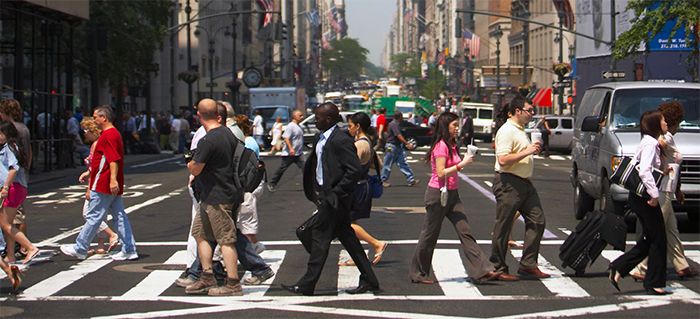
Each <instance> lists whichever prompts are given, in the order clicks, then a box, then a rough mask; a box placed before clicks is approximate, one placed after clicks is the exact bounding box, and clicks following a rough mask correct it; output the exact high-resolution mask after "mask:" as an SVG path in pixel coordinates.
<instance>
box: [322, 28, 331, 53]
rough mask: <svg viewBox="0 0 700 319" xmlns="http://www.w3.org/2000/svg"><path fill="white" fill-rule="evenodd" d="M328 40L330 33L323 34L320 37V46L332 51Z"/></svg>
mask: <svg viewBox="0 0 700 319" xmlns="http://www.w3.org/2000/svg"><path fill="white" fill-rule="evenodd" d="M330 39H331V32H330V31H328V32H326V33H324V34H323V36H322V37H321V44H323V48H324V49H326V50H333V47H332V46H331V43H330Z"/></svg>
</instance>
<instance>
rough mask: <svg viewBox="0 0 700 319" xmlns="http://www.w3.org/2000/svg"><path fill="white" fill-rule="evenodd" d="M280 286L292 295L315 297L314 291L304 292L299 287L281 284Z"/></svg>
mask: <svg viewBox="0 0 700 319" xmlns="http://www.w3.org/2000/svg"><path fill="white" fill-rule="evenodd" d="M280 286H282V288H284V289H285V290H287V291H289V292H292V293H295V294H302V295H304V296H313V295H314V293H313V291H307V290H303V289H301V288H299V286H287V285H285V284H280Z"/></svg>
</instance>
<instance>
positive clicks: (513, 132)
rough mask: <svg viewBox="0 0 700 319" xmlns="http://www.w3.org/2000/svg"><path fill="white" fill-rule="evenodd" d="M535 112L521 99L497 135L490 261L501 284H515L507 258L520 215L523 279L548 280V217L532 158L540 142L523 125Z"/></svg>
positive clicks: (505, 110)
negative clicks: (543, 262)
mask: <svg viewBox="0 0 700 319" xmlns="http://www.w3.org/2000/svg"><path fill="white" fill-rule="evenodd" d="M534 112H535V109H534V108H533V107H532V105H531V104H530V103H529V102H528V100H527V99H526V98H525V97H522V96H518V97H516V98H514V99H513V100H512V101H511V102H510V104H508V105H506V106H505V107H504V108H503V109H502V110H501V111H500V112H499V114H498V116H499V117H501V118H503V119H504V120H505V119H506V118H507V121H506V122H505V124H503V126H501V128H500V129H499V130H498V133H496V164H495V170H496V178H495V182H494V184H493V194H494V195H495V196H496V225H495V227H494V229H493V241H492V243H491V258H490V261H491V263H492V264H493V265H494V267H496V271H503V275H501V276H500V277H499V278H498V280H506V281H515V280H519V278H518V277H516V276H512V275H510V274H508V264H507V263H506V254H507V253H508V238H509V237H510V232H511V228H512V224H513V217H515V213H516V212H518V211H519V212H520V214H521V215H522V216H523V218H524V219H525V226H526V227H525V228H526V230H525V243H524V247H523V255H522V258H521V259H520V269H519V270H518V273H519V274H521V275H528V276H534V277H536V278H548V277H549V275H548V274H545V273H543V272H541V271H540V270H539V268H538V267H537V256H538V255H539V252H540V240H542V235H543V234H544V229H545V217H544V212H543V211H542V204H541V203H540V197H539V195H537V190H536V189H535V187H534V186H533V185H532V181H530V177H532V169H533V167H534V162H533V158H532V155H533V154H537V153H539V151H540V142H535V143H531V142H530V140H529V139H528V137H527V135H526V134H525V130H524V128H523V125H525V124H526V123H527V122H529V121H531V120H532V115H533V113H534Z"/></svg>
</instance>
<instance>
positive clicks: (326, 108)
mask: <svg viewBox="0 0 700 319" xmlns="http://www.w3.org/2000/svg"><path fill="white" fill-rule="evenodd" d="M318 108H319V109H320V111H321V112H322V113H323V114H324V115H326V116H330V118H331V121H332V122H333V123H336V122H338V116H339V115H340V112H339V111H338V106H337V105H335V103H332V102H326V103H323V104H321V105H319V106H318Z"/></svg>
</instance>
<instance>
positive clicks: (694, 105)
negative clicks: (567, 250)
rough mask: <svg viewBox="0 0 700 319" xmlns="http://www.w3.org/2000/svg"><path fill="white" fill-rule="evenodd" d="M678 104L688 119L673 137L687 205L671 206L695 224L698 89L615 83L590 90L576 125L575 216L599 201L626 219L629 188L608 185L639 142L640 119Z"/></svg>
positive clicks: (699, 168) (699, 173) (699, 186)
mask: <svg viewBox="0 0 700 319" xmlns="http://www.w3.org/2000/svg"><path fill="white" fill-rule="evenodd" d="M670 101H678V102H680V103H681V104H682V105H683V108H684V109H685V119H684V121H683V122H681V125H680V128H679V129H678V132H677V133H676V135H675V136H674V139H675V141H676V145H677V146H678V149H679V151H680V152H681V153H682V154H683V163H682V165H681V179H680V180H681V190H682V191H683V194H684V195H685V204H684V205H680V204H679V203H677V202H675V201H674V203H673V206H674V208H675V209H676V211H679V212H680V211H685V212H687V214H688V218H689V219H690V220H691V221H692V222H695V223H697V221H698V219H699V218H700V144H699V143H698V141H700V84H697V83H668V82H611V83H604V84H598V85H595V86H592V87H590V88H588V90H586V93H585V95H584V96H583V99H582V100H581V105H580V106H579V109H578V113H577V116H576V122H575V124H574V141H573V149H572V152H571V156H572V169H571V183H572V185H573V187H574V214H575V216H576V218H578V219H581V218H583V216H584V215H585V214H586V212H588V211H591V210H593V207H594V205H595V200H596V199H597V200H599V204H600V208H601V209H602V210H605V211H606V212H614V213H617V214H622V213H623V210H624V207H625V205H626V202H627V197H628V191H627V189H625V188H623V187H620V186H618V185H617V184H611V183H610V176H611V175H612V173H613V172H614V171H615V169H616V168H617V165H619V163H620V161H621V160H622V157H623V156H634V154H635V153H636V150H637V145H639V141H640V133H639V119H640V117H641V114H642V113H644V112H645V111H649V110H655V109H657V108H658V107H659V105H660V104H661V103H664V102H670Z"/></svg>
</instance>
